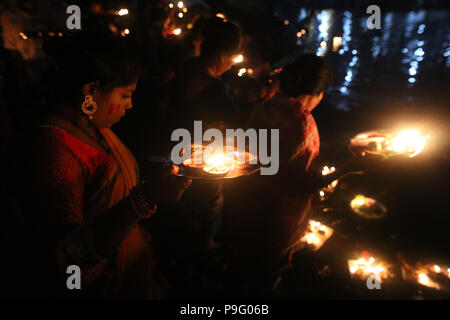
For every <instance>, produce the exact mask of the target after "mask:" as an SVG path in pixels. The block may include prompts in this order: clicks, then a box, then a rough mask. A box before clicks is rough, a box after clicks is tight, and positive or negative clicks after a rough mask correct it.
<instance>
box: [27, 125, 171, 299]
mask: <svg viewBox="0 0 450 320" xmlns="http://www.w3.org/2000/svg"><path fill="white" fill-rule="evenodd" d="M100 132H101V134H102V135H103V137H104V138H105V140H106V142H107V143H108V146H109V148H110V150H111V151H110V152H109V153H104V152H102V151H100V150H97V149H95V148H93V147H91V146H89V145H88V144H86V143H84V142H83V141H81V140H79V139H77V138H75V137H74V136H72V135H70V134H69V133H67V132H66V131H64V130H62V129H59V128H53V127H44V128H41V134H40V138H39V140H40V141H39V143H38V144H37V146H38V148H39V149H38V150H37V151H38V152H37V154H39V155H40V156H39V158H38V160H37V162H36V164H37V165H38V166H39V167H38V169H37V170H36V171H35V172H36V173H37V176H36V178H37V179H35V180H34V182H35V183H34V186H35V188H36V189H35V190H36V191H37V195H38V197H37V205H38V208H39V210H38V212H39V213H40V214H39V215H35V214H32V215H28V221H29V222H30V226H31V229H32V234H33V235H35V236H37V237H39V241H37V243H36V245H37V247H35V248H34V250H36V251H35V252H36V253H38V256H39V257H38V258H37V259H38V260H39V261H40V264H41V267H42V268H43V269H44V270H43V273H44V274H45V276H44V277H42V278H43V280H44V281H43V282H44V284H43V285H44V286H45V285H47V286H48V287H51V285H50V286H49V283H51V284H52V285H54V286H55V287H54V288H50V289H49V294H50V295H54V294H55V292H58V293H56V295H59V294H60V292H61V290H62V291H63V292H64V290H65V291H67V289H66V288H64V286H65V278H66V277H67V275H65V274H64V273H65V268H66V266H67V265H69V264H77V263H80V264H82V265H83V264H84V267H82V288H83V289H84V290H82V293H86V296H90V297H107V298H117V297H130V298H150V299H158V298H162V297H163V296H164V295H165V293H164V291H165V289H167V283H166V282H165V279H164V278H163V277H162V276H161V275H160V274H159V273H158V272H157V271H156V269H155V267H154V265H155V258H154V255H153V254H152V250H151V247H150V239H151V236H150V235H149V234H148V233H146V232H145V231H144V230H143V229H142V228H141V227H140V226H139V225H136V227H135V228H134V229H132V231H131V232H130V233H129V234H128V236H127V237H126V239H125V240H124V241H123V243H122V245H121V246H120V247H119V248H118V250H117V253H116V255H115V257H114V258H112V259H102V258H100V257H99V256H98V255H97V254H96V252H95V245H94V244H93V241H92V239H91V238H92V237H90V236H89V235H88V234H86V233H85V232H84V231H82V232H78V233H75V235H72V236H71V238H70V239H67V234H68V233H70V232H71V231H72V230H84V229H83V227H85V226H89V225H90V224H91V223H93V222H94V221H95V219H96V218H98V217H100V216H103V215H105V214H108V209H110V208H111V207H113V206H114V205H116V204H117V203H118V202H119V201H121V200H122V199H124V198H126V197H127V196H128V195H129V191H130V189H132V188H133V187H134V186H135V185H136V183H137V181H138V178H139V169H138V165H137V163H136V160H135V158H134V156H133V155H132V154H131V152H130V151H129V150H128V149H127V148H126V147H125V146H124V145H123V144H122V142H121V141H120V140H119V139H118V138H117V136H116V135H115V134H114V133H113V132H112V131H111V130H109V129H101V130H100ZM77 228H78V229H77ZM72 233H73V232H72ZM67 243H76V246H71V245H66V244H67ZM61 248H64V249H61ZM77 250H78V251H80V252H78V251H77ZM73 251H77V252H75V253H74V252H73ZM68 256H71V257H72V258H71V259H72V260H71V261H69V258H68ZM73 256H79V257H80V259H79V261H73ZM83 261H84V262H87V263H84V262H83ZM34 286H36V285H34ZM39 291H40V290H39Z"/></svg>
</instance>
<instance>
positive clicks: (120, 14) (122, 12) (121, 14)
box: [117, 9, 128, 16]
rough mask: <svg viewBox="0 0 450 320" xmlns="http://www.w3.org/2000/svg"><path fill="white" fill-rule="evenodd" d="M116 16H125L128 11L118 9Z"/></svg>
mask: <svg viewBox="0 0 450 320" xmlns="http://www.w3.org/2000/svg"><path fill="white" fill-rule="evenodd" d="M117 14H118V15H119V16H126V15H127V14H128V9H120V10H119V11H118V12H117Z"/></svg>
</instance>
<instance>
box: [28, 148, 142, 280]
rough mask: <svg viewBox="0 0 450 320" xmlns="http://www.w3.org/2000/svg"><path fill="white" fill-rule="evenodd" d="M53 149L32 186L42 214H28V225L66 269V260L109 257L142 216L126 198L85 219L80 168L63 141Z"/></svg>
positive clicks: (82, 262)
mask: <svg viewBox="0 0 450 320" xmlns="http://www.w3.org/2000/svg"><path fill="white" fill-rule="evenodd" d="M51 148H52V150H46V152H44V157H43V158H41V159H40V161H39V162H38V164H39V167H38V176H37V177H36V178H37V179H36V180H35V182H36V184H35V189H34V190H36V191H37V194H36V195H37V197H36V200H37V206H38V208H39V212H40V213H41V214H40V215H39V216H34V215H33V216H32V217H31V219H32V224H33V225H34V229H35V230H36V231H37V232H38V235H39V236H40V238H41V239H42V241H43V244H44V248H46V249H45V250H50V251H51V250H56V257H57V261H58V264H59V267H60V268H61V269H62V270H64V272H65V268H66V267H67V265H70V264H76V265H78V266H80V267H81V268H89V267H90V266H93V265H95V264H97V263H99V262H101V261H103V260H104V259H108V258H110V257H112V256H113V255H114V253H115V252H116V250H117V249H118V247H119V246H120V245H121V243H122V242H123V241H124V240H125V238H126V236H127V235H128V233H129V232H130V230H131V229H132V228H133V227H134V226H135V225H136V223H137V222H138V221H139V219H140V217H139V216H138V215H137V214H136V213H135V211H134V210H133V206H132V203H131V197H127V198H125V199H123V200H122V201H120V202H119V203H118V204H116V205H115V206H113V207H111V208H110V209H109V210H108V211H107V212H105V213H103V214H102V215H101V216H99V217H98V218H97V219H95V220H94V221H93V222H90V223H88V222H87V221H86V217H85V216H84V212H83V210H84V192H85V188H84V185H85V178H84V171H83V167H82V165H81V163H80V162H79V161H78V159H77V158H76V157H75V156H74V155H73V154H72V153H71V151H70V150H69V149H68V148H66V147H65V146H61V145H58V144H53V145H52V146H51ZM41 236H42V237H41ZM47 253H48V254H50V252H47ZM44 254H45V253H44Z"/></svg>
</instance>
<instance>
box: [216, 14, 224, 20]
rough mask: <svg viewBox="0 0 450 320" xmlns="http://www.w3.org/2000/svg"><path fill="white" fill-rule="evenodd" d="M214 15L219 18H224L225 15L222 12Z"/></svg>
mask: <svg viewBox="0 0 450 320" xmlns="http://www.w3.org/2000/svg"><path fill="white" fill-rule="evenodd" d="M216 17H217V18H220V19H225V15H224V14H223V13H218V14H216Z"/></svg>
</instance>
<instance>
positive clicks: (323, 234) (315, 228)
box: [302, 220, 333, 251]
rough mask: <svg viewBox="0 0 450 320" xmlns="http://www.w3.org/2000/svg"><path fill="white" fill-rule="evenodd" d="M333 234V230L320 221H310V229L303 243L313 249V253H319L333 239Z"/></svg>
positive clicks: (303, 238)
mask: <svg viewBox="0 0 450 320" xmlns="http://www.w3.org/2000/svg"><path fill="white" fill-rule="evenodd" d="M332 234H333V229H332V228H330V227H327V226H326V225H324V224H321V223H320V222H318V221H315V220H310V221H309V224H308V229H307V230H306V232H305V234H304V235H303V237H302V242H303V243H305V244H306V245H308V246H309V247H311V248H312V250H313V251H317V250H319V249H320V248H321V247H322V246H323V244H324V243H325V242H326V241H327V240H328V239H329V238H330V237H331V235H332Z"/></svg>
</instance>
